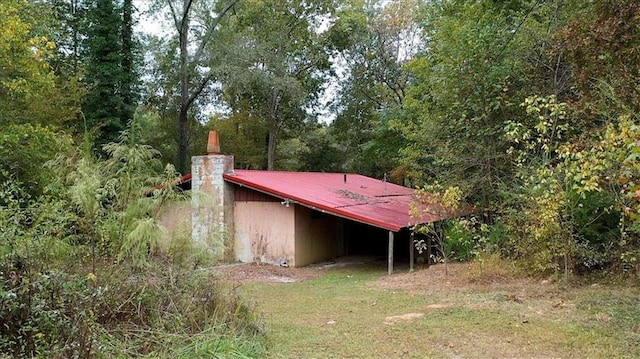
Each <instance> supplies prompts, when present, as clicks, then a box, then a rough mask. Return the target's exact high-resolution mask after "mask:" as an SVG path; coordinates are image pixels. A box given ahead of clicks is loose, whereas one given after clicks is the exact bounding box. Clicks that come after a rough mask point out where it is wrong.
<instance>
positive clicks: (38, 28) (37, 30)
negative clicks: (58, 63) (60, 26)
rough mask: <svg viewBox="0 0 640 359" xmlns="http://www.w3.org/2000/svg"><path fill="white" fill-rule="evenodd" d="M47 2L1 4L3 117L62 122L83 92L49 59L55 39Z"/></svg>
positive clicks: (18, 121)
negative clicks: (60, 73)
mask: <svg viewBox="0 0 640 359" xmlns="http://www.w3.org/2000/svg"><path fill="white" fill-rule="evenodd" d="M44 9H45V7H43V6H40V4H35V3H32V2H29V1H23V0H8V1H3V2H2V4H0V28H2V30H1V31H0V63H2V68H1V69H0V122H2V123H3V124H27V123H30V124H41V125H53V124H57V125H59V124H63V123H65V122H68V121H70V120H72V119H74V118H75V115H76V112H77V110H78V103H79V101H80V98H81V96H82V94H83V90H82V89H81V87H79V86H77V83H75V82H74V81H72V80H69V79H67V78H59V77H58V76H56V74H55V73H54V71H53V69H52V67H51V63H52V61H53V59H55V56H56V44H55V43H54V42H53V41H52V39H51V36H50V35H51V34H50V33H49V31H48V29H47V26H45V24H46V22H47V21H48V19H47V16H46V15H47V14H48V13H47V12H46V11H44Z"/></svg>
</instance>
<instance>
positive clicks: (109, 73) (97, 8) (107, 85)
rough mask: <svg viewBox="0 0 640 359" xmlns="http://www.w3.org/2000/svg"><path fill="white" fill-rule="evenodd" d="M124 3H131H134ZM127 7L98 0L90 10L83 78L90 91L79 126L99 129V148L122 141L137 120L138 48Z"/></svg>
mask: <svg viewBox="0 0 640 359" xmlns="http://www.w3.org/2000/svg"><path fill="white" fill-rule="evenodd" d="M124 3H125V5H127V4H128V5H129V6H130V2H128V1H125V2H124ZM127 9H128V8H127V7H126V6H125V7H122V6H121V5H120V2H115V1H113V0H98V1H95V2H94V3H93V4H91V6H89V7H88V10H87V23H88V25H87V30H86V31H87V33H86V35H87V36H86V38H85V41H84V50H85V51H84V54H83V56H84V57H85V58H86V61H85V64H86V70H85V74H84V77H83V80H84V82H85V83H86V84H87V87H88V88H89V92H88V94H87V96H86V98H85V102H84V104H83V106H82V110H83V114H84V119H83V123H79V124H78V125H79V129H80V131H84V132H87V131H88V130H95V131H97V138H96V145H97V146H96V147H97V148H98V149H101V146H102V145H104V144H106V143H109V142H111V141H117V140H118V134H119V133H120V132H121V131H123V130H124V129H126V127H127V123H128V122H129V121H131V120H132V119H133V113H134V110H135V106H136V95H135V88H136V82H137V79H136V73H135V69H134V60H135V50H136V49H135V48H134V42H133V38H132V34H131V31H132V29H131V27H132V26H133V25H132V23H131V19H130V17H131V14H130V13H129V22H128V23H125V22H124V21H123V19H126V18H123V11H124V10H127ZM129 11H130V9H129Z"/></svg>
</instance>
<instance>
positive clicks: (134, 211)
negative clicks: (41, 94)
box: [0, 124, 263, 358]
mask: <svg viewBox="0 0 640 359" xmlns="http://www.w3.org/2000/svg"><path fill="white" fill-rule="evenodd" d="M138 133H139V129H138V128H137V124H132V129H131V130H130V131H125V132H124V133H123V134H122V136H121V138H120V142H119V143H111V144H108V145H106V146H105V152H106V153H108V154H109V158H108V159H106V160H99V159H96V158H94V157H93V156H91V155H90V154H89V153H90V151H86V152H85V151H82V150H79V151H78V152H77V153H76V154H75V156H72V157H68V158H67V157H63V156H61V158H60V159H59V160H58V161H57V162H55V163H53V164H52V166H51V169H52V170H51V171H50V172H49V174H50V176H51V178H49V181H48V186H47V187H46V189H45V191H44V194H42V195H39V196H37V195H32V194H30V193H28V192H27V187H26V186H24V185H23V184H22V183H21V182H19V181H18V180H17V179H16V178H15V175H14V174H7V173H6V171H3V173H4V174H6V176H5V177H3V179H2V181H0V203H2V206H1V207H0V322H2V323H3V325H1V326H0V352H2V353H3V354H7V355H11V356H13V357H79V358H88V357H96V356H100V357H116V356H122V355H126V356H127V357H132V356H134V357H139V356H145V355H148V356H163V357H167V356H181V357H187V356H189V355H211V356H213V357H217V356H227V355H229V356H237V357H254V358H256V357H260V356H261V353H262V352H263V345H262V334H261V328H260V326H259V319H258V318H256V317H255V315H254V314H253V311H252V310H251V308H250V306H248V305H247V304H246V303H245V302H243V301H242V299H241V298H240V297H239V296H238V295H237V293H235V292H233V291H232V290H230V289H228V288H226V287H225V286H224V285H223V284H221V283H220V282H219V281H218V280H217V278H215V276H214V275H213V274H212V273H211V272H209V271H201V270H198V269H196V267H197V266H199V265H200V264H202V263H206V262H207V257H208V256H210V254H209V253H210V252H209V251H208V250H205V249H203V248H200V247H198V246H194V245H193V244H192V243H191V241H190V238H189V237H187V236H186V235H183V236H179V235H176V236H175V238H168V237H167V233H168V232H167V231H166V229H164V227H162V226H161V225H160V223H159V221H158V219H159V213H160V212H161V210H162V208H163V207H164V206H165V205H166V204H168V203H171V202H172V201H173V200H174V199H178V198H180V197H181V195H180V194H179V193H177V192H175V190H174V188H173V185H174V183H175V178H176V173H175V170H174V169H173V167H172V166H167V167H166V168H164V170H163V169H162V167H161V166H160V164H159V161H158V159H157V152H156V151H154V150H153V149H151V148H150V147H148V146H146V145H141V144H139V143H137V141H136V138H137V137H138V136H139V135H138ZM86 147H89V146H86ZM149 333H151V334H152V335H149ZM123 353H124V354H123ZM198 353H200V354H198Z"/></svg>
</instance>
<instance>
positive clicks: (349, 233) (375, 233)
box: [344, 220, 411, 263]
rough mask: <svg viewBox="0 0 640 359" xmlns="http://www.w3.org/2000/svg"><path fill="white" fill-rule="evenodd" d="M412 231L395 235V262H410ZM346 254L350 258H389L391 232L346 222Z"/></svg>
mask: <svg viewBox="0 0 640 359" xmlns="http://www.w3.org/2000/svg"><path fill="white" fill-rule="evenodd" d="M410 234H411V231H410V230H408V229H406V228H405V229H402V230H401V231H400V232H395V233H394V238H393V252H394V262H397V261H403V262H407V263H408V261H409V241H410ZM344 246H345V248H344V253H345V255H348V256H353V255H366V256H375V257H380V258H384V259H386V258H388V248H389V231H388V230H386V229H382V228H377V227H374V226H370V225H367V224H363V223H359V222H354V221H348V220H345V221H344Z"/></svg>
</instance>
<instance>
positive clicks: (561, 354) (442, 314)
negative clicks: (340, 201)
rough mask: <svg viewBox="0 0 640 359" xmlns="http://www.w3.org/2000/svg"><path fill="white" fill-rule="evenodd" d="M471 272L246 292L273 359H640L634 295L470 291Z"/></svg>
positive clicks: (347, 274)
mask: <svg viewBox="0 0 640 359" xmlns="http://www.w3.org/2000/svg"><path fill="white" fill-rule="evenodd" d="M469 268H471V267H470V266H460V267H458V271H457V272H456V273H453V274H452V273H449V274H448V275H446V276H445V275H444V274H443V266H442V265H440V266H432V267H431V268H428V269H422V270H418V271H416V272H414V273H400V274H394V275H393V276H390V277H387V276H386V275H385V272H384V268H381V267H376V266H357V267H351V268H341V269H330V270H326V272H325V273H324V274H323V275H322V276H320V277H317V278H314V279H309V280H305V281H300V282H295V283H254V284H245V285H244V286H243V290H244V292H245V294H246V295H247V296H248V297H249V298H250V299H251V300H253V301H254V302H255V303H256V307H257V310H258V311H259V312H260V313H262V315H263V316H264V321H265V327H266V330H267V336H268V338H269V339H268V345H269V353H270V357H271V358H431V357H433V358H443V357H444V358H447V357H448V358H506V357H508V358H512V357H524V358H550V357H555V358H571V357H574V358H621V357H628V358H633V357H640V291H639V290H638V289H637V288H636V287H620V286H616V287H611V286H604V285H603V286H590V285H586V286H570V287H568V286H563V285H560V284H554V283H548V284H547V283H545V284H540V282H539V280H533V279H517V280H516V279H512V278H502V279H497V280H492V281H490V282H482V281H476V282H474V281H472V280H471V279H470V278H471V277H469V276H468V275H467V274H466V273H465V271H469V270H470V269H469ZM291 270H292V271H295V269H291Z"/></svg>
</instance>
